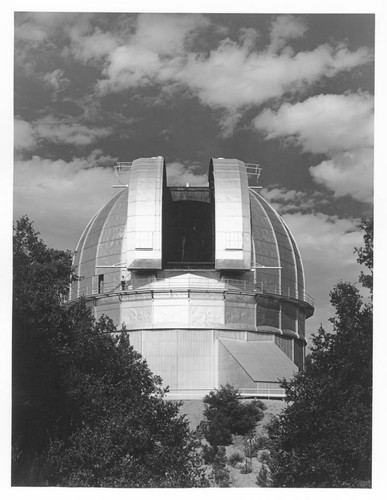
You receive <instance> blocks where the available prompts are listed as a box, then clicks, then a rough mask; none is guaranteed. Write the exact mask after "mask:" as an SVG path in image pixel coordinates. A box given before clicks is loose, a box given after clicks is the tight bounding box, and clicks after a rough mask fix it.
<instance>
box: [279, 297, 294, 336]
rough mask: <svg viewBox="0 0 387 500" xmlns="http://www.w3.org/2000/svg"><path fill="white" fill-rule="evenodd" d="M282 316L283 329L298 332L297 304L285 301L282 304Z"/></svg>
mask: <svg viewBox="0 0 387 500" xmlns="http://www.w3.org/2000/svg"><path fill="white" fill-rule="evenodd" d="M281 316H282V330H292V331H293V332H296V331H297V328H296V323H297V306H296V305H294V304H290V303H288V302H284V303H283V304H282V312H281Z"/></svg>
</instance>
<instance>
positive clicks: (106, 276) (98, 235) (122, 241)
mask: <svg viewBox="0 0 387 500" xmlns="http://www.w3.org/2000/svg"><path fill="white" fill-rule="evenodd" d="M239 163H242V162H239ZM238 168H239V167H238ZM219 185H220V184H219ZM165 189H167V190H168V188H166V187H165ZM171 189H172V190H173V189H175V190H176V189H180V190H181V192H183V191H184V189H185V191H184V193H185V194H187V193H188V194H189V192H190V191H189V190H190V189H191V190H193V192H194V190H195V188H171ZM202 189H203V190H204V189H205V188H202ZM219 190H220V188H219V186H218V191H216V190H215V194H214V195H213V196H214V197H215V198H216V196H217V193H219ZM130 191H131V188H130V186H129V189H125V188H124V189H122V190H120V191H119V192H118V193H117V194H116V195H115V196H113V197H112V198H111V200H109V201H108V202H107V203H106V204H105V205H104V206H103V207H102V208H101V209H100V210H99V211H98V212H97V214H96V215H94V217H93V218H92V219H91V221H90V222H89V224H88V225H87V227H86V228H85V230H84V232H83V234H82V236H81V238H80V240H79V243H78V245H77V249H76V252H75V256H74V261H73V264H74V266H75V268H76V273H77V275H78V276H80V277H81V280H80V281H78V282H77V283H75V284H74V285H73V286H72V290H71V298H76V297H78V296H79V295H81V294H86V295H88V294H90V293H93V292H92V290H93V288H94V293H95V287H97V286H98V279H101V278H98V277H99V276H101V275H103V280H104V282H105V283H107V282H119V280H120V279H121V275H122V273H123V272H126V268H129V269H130V268H131V266H130V265H127V264H128V257H127V256H128V248H129V247H130V246H131V245H132V241H129V243H128V240H132V239H133V238H134V233H131V232H130V231H129V230H128V224H133V220H132V221H131V220H130V218H129V213H128V210H129V211H130V210H132V209H131V208H128V206H129V203H128V202H129V201H130V196H131V195H130ZM184 193H183V194H184ZM246 193H248V194H247V200H248V202H247V207H249V209H248V211H246V210H245V212H244V213H245V215H244V217H245V218H246V217H247V219H248V220H247V224H248V226H249V228H248V231H246V232H245V233H246V234H247V235H248V238H249V243H248V244H249V247H250V249H251V250H250V249H249V253H248V258H249V260H251V261H250V262H249V264H248V267H249V268H248V269H247V268H245V269H238V268H237V267H236V268H235V271H237V272H240V273H246V272H249V271H250V270H251V269H254V268H256V269H257V271H256V277H255V279H256V281H257V282H258V284H260V283H261V284H262V286H263V288H264V289H265V291H267V292H268V293H275V294H279V295H286V296H290V297H293V298H296V299H297V298H298V299H301V300H305V280H304V270H303V265H302V260H301V256H300V252H299V250H298V248H297V245H296V242H295V240H294V238H293V236H292V234H291V232H290V230H289V228H288V227H287V226H286V224H285V222H284V221H283V219H282V218H281V217H280V215H279V214H278V213H277V212H276V211H275V210H274V209H273V207H272V206H271V205H270V204H269V203H268V202H267V201H266V200H265V199H264V198H263V197H262V196H261V195H260V194H258V193H257V192H256V191H255V190H253V189H248V187H247V191H246ZM172 194H173V196H175V198H176V196H177V195H176V194H175V193H172ZM194 194H195V193H194ZM173 196H172V197H173ZM179 196H180V203H181V197H182V196H183V195H182V194H181V193H180V194H179ZM195 196H197V195H195ZM218 196H219V195H218ZM163 199H164V198H163ZM191 200H192V195H191ZM141 203H143V205H141ZM198 203H199V202H198ZM209 204H210V205H211V201H209ZM139 206H140V207H141V206H142V208H141V209H140V208H138V207H139ZM149 206H150V205H149ZM149 206H148V205H146V204H145V202H140V201H138V200H137V201H136V207H137V210H142V211H143V212H144V211H147V210H149ZM215 210H218V211H219V210H220V209H218V208H216V205H215ZM156 212H157V210H156ZM160 212H161V209H160ZM246 214H247V215H246ZM150 215H152V214H150ZM148 216H149V214H148ZM156 216H157V214H156ZM159 217H160V220H162V227H163V229H162V230H160V232H161V231H162V234H163V236H164V226H165V225H167V216H166V215H165V214H163V215H162V214H161V213H160V214H159ZM135 219H136V218H135ZM136 220H137V219H136ZM218 220H219V219H217V218H215V217H214V222H213V224H212V226H213V231H214V233H215V234H214V235H213V239H212V241H213V242H215V241H216V238H217V232H218V231H219V228H218V227H217V224H219V223H218V222H217V221H218ZM225 220H226V221H227V220H228V219H227V217H226V218H225ZM128 221H129V222H128ZM136 223H137V225H139V224H141V220H137V222H135V224H136ZM160 224H161V223H160ZM192 224H193V223H192ZM209 225H210V224H209ZM245 226H246V224H245V222H244V227H245ZM137 229H138V228H137ZM193 229H194V230H195V229H196V228H195V227H194V228H193ZM234 233H235V234H236V232H234ZM234 233H230V234H234ZM245 233H244V235H243V238H244V239H246V234H245ZM165 239H166V237H165ZM214 245H215V243H214ZM132 246H133V245H132ZM163 248H164V247H163ZM233 250H234V254H237V252H238V249H233ZM160 253H161V250H160ZM104 266H106V267H104ZM108 266H110V267H108ZM111 266H117V267H111ZM261 266H262V267H261ZM149 267H150V268H151V267H152V266H149ZM172 268H173V266H172V267H171V266H169V269H172ZM163 269H164V264H163V265H162V266H160V267H159V270H163ZM207 269H212V270H213V271H214V270H216V269H217V267H216V265H215V260H214V262H213V265H212V266H207ZM229 269H230V270H232V267H229ZM250 274H251V273H250ZM243 279H245V278H243Z"/></svg>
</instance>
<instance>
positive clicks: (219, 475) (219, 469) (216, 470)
mask: <svg viewBox="0 0 387 500" xmlns="http://www.w3.org/2000/svg"><path fill="white" fill-rule="evenodd" d="M210 480H211V481H212V482H213V484H214V485H215V486H219V487H221V488H227V487H228V486H230V473H229V471H228V469H227V465H226V449H225V447H224V446H219V447H218V448H217V452H216V455H215V457H214V460H213V464H212V473H211V475H210Z"/></svg>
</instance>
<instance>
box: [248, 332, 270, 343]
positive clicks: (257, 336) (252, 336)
mask: <svg viewBox="0 0 387 500" xmlns="http://www.w3.org/2000/svg"><path fill="white" fill-rule="evenodd" d="M247 340H252V341H258V342H261V341H263V342H269V341H270V342H274V335H273V334H270V333H255V332H247Z"/></svg>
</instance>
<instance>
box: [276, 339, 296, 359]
mask: <svg viewBox="0 0 387 500" xmlns="http://www.w3.org/2000/svg"><path fill="white" fill-rule="evenodd" d="M293 340H294V339H290V338H287V337H278V336H277V335H276V336H275V343H276V344H277V345H278V347H280V348H281V349H282V350H283V352H284V353H285V354H286V356H287V357H288V358H289V359H291V360H292V361H293Z"/></svg>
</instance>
